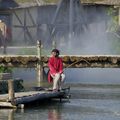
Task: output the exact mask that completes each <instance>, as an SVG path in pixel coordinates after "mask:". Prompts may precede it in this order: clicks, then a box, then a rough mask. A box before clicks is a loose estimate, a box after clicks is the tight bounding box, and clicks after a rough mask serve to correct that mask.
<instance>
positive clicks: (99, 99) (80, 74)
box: [0, 69, 120, 120]
mask: <svg viewBox="0 0 120 120" xmlns="http://www.w3.org/2000/svg"><path fill="white" fill-rule="evenodd" d="M65 72H66V74H67V79H66V84H71V95H72V97H71V99H70V101H63V102H62V103H60V102H59V101H58V102H47V103H44V104H38V105H36V106H31V107H26V108H25V109H24V110H21V109H18V110H10V109H0V120H120V95H119V93H120V87H119V86H112V85H119V84H120V79H119V78H120V77H119V75H120V74H119V73H120V70H119V69H104V70H103V69H94V70H90V69H82V70H76V69H74V70H67V71H65ZM21 73H22V76H23V74H24V72H23V71H22V72H21ZM31 73H34V72H33V71H32V72H31ZM31 73H29V72H28V73H27V76H29V78H30V75H31ZM68 73H69V74H68ZM76 73H77V74H76ZM17 75H18V76H17ZM16 76H17V77H19V76H20V72H19V73H18V74H16ZM32 76H34V75H32ZM75 77H76V79H74V78H75ZM29 78H28V79H29ZM26 79H27V77H26ZM81 84H83V85H84V84H87V87H86V86H82V85H81ZM91 84H95V85H97V86H93V85H91ZM102 84H103V85H104V84H106V87H104V86H102ZM98 85H100V86H98ZM109 85H110V86H109Z"/></svg>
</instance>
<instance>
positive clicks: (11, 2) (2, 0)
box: [0, 0, 120, 9]
mask: <svg viewBox="0 0 120 120" xmlns="http://www.w3.org/2000/svg"><path fill="white" fill-rule="evenodd" d="M59 1H60V0H0V9H6V8H20V7H29V6H41V5H51V4H52V5H53V4H54V5H55V4H56V3H58V2H59ZM81 3H82V4H88V5H89V4H92V5H95V4H98V5H120V0H81Z"/></svg>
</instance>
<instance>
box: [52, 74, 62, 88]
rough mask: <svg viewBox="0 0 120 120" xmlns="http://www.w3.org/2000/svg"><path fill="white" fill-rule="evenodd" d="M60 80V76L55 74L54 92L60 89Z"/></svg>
mask: <svg viewBox="0 0 120 120" xmlns="http://www.w3.org/2000/svg"><path fill="white" fill-rule="evenodd" d="M59 80H60V74H58V73H57V74H55V76H54V78H53V90H56V89H58V82H59Z"/></svg>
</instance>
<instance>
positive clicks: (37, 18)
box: [0, 0, 120, 45]
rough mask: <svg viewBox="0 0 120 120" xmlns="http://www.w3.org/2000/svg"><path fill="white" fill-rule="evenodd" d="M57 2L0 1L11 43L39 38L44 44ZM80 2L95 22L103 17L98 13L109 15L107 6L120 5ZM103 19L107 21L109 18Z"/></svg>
mask: <svg viewBox="0 0 120 120" xmlns="http://www.w3.org/2000/svg"><path fill="white" fill-rule="evenodd" d="M56 3H58V0H43V1H42V0H0V19H2V20H3V21H4V22H5V23H6V25H7V27H8V28H9V32H10V34H11V35H10V36H11V38H10V39H12V43H11V42H10V44H12V45H35V44H36V40H40V39H41V40H43V41H44V44H46V43H48V40H49V38H50V34H51V33H50V31H51V28H52V25H51V22H52V20H53V18H54V15H55V11H56V8H57V6H56ZM81 3H82V4H83V6H84V8H85V11H87V19H89V22H93V20H94V19H91V18H96V20H101V18H100V17H99V16H100V14H102V15H106V12H105V11H106V8H109V7H112V8H115V9H116V8H117V9H118V8H119V5H120V1H119V0H81ZM118 10H119V9H118ZM93 11H95V12H96V15H95V14H93ZM98 11H99V12H98ZM98 13H100V14H98ZM104 18H105V22H106V21H107V19H109V18H106V17H104ZM119 23H120V22H119Z"/></svg>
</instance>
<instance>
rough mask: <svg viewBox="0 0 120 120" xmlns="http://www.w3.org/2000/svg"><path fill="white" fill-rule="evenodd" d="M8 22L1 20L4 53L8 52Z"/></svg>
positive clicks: (0, 28)
mask: <svg viewBox="0 0 120 120" xmlns="http://www.w3.org/2000/svg"><path fill="white" fill-rule="evenodd" d="M6 28H7V27H6V24H5V23H4V22H3V21H2V20H0V30H1V31H0V38H1V46H3V48H4V49H3V53H4V54H6V38H7V34H6V30H7V29H6Z"/></svg>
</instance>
